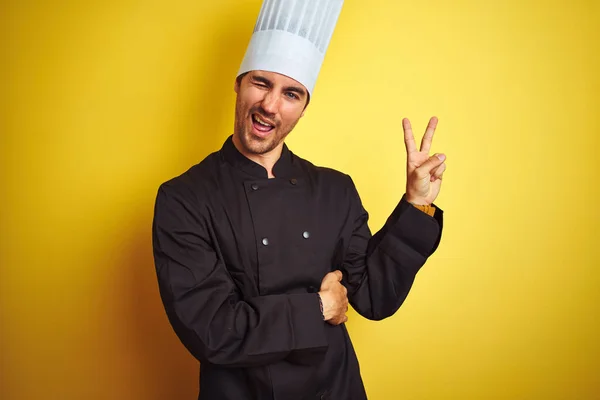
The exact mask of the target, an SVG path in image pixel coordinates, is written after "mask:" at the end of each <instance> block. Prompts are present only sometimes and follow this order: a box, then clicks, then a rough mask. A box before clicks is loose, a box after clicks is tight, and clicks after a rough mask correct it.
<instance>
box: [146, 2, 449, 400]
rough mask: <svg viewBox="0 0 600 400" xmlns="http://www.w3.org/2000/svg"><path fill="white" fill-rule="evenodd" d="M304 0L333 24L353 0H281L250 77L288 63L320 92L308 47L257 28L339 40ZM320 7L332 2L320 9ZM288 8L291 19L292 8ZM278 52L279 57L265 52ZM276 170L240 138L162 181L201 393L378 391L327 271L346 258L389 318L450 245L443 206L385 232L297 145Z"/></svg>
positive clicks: (158, 214)
mask: <svg viewBox="0 0 600 400" xmlns="http://www.w3.org/2000/svg"><path fill="white" fill-rule="evenodd" d="M294 3H295V4H294ZM298 4H301V7H300V9H299V12H300V15H304V16H306V18H312V19H315V18H316V19H317V20H318V21H320V22H319V23H320V24H321V25H320V27H317V29H319V30H321V31H322V32H327V29H329V31H328V33H327V34H328V35H329V36H330V35H331V33H332V32H333V28H332V26H329V28H328V26H327V24H329V25H331V24H333V25H334V24H335V21H336V19H337V15H338V14H339V11H340V9H341V1H333V0H332V1H326V0H325V1H324V0H314V1H297V2H294V1H293V0H280V1H271V0H267V1H265V3H264V4H263V8H262V9H261V14H260V15H259V20H258V22H257V26H256V28H255V34H254V35H253V38H252V40H251V44H250V46H249V49H248V51H247V53H246V57H245V59H244V62H243V63H242V68H240V74H241V73H244V72H247V71H249V70H254V69H262V70H268V71H273V72H279V73H285V75H288V76H291V77H293V78H294V79H296V78H297V77H298V78H299V79H297V80H298V81H299V82H301V83H303V84H304V85H305V87H306V88H307V89H308V90H309V93H312V91H313V88H314V79H316V75H315V71H316V73H317V74H318V68H317V67H314V66H313V68H310V67H307V68H305V69H304V70H303V72H302V73H300V75H294V71H291V70H289V69H286V66H285V64H286V62H287V63H288V64H289V59H287V61H286V57H287V58H289V57H298V54H297V53H295V52H291V53H289V54H288V53H285V51H284V52H283V53H285V54H284V55H283V56H282V55H281V54H282V53H281V52H273V48H275V49H276V48H277V46H278V44H277V43H285V40H284V39H285V37H283V38H282V37H279V36H278V33H277V32H271V33H269V34H267V35H266V39H264V36H265V35H263V39H264V40H267V42H268V43H270V44H271V46H267V45H265V42H264V41H263V39H260V37H259V39H256V34H257V32H258V33H260V32H263V31H261V29H262V28H263V26H264V28H265V29H270V28H271V27H272V28H273V29H276V28H278V27H282V29H292V28H290V27H289V25H292V27H293V29H295V31H296V33H298V32H300V31H303V32H304V34H305V36H306V38H304V39H303V40H307V41H309V42H310V38H312V40H314V43H320V44H319V45H315V46H314V48H316V49H317V51H313V49H311V52H310V54H309V53H302V54H300V56H299V57H301V58H302V59H303V60H311V57H315V56H317V55H318V53H321V50H320V49H321V48H323V49H324V48H326V46H327V44H328V42H329V38H328V37H325V38H322V37H320V36H319V34H316V33H315V34H314V36H312V37H311V36H310V35H311V32H313V30H312V29H313V28H314V24H315V23H316V22H315V23H312V25H311V23H306V24H305V25H306V26H307V27H308V29H306V30H303V28H302V26H303V19H302V18H299V20H297V21H295V22H293V23H292V22H290V20H293V19H294V18H293V15H291V12H290V9H291V10H292V11H294V10H296V6H297V5H298ZM311 6H314V7H315V8H316V7H317V6H318V7H323V8H322V9H320V10H319V12H317V11H314V10H312V11H314V12H311V10H310V8H311ZM286 10H287V11H286ZM269 14H270V15H271V17H270V18H269ZM282 16H283V17H282ZM284 17H285V18H287V22H285V21H284V22H283V23H282V22H281V21H280V20H279V19H278V18H284ZM265 21H266V22H265ZM318 21H317V22H318ZM280 34H285V35H284V36H290V35H291V34H289V32H288V31H286V30H282V31H280ZM323 35H325V34H323ZM325 36H326V35H325ZM307 38H309V39H307ZM288 39H289V38H288ZM294 40H296V39H293V40H292V42H293V41H294ZM311 43H312V42H311ZM320 45H322V47H321V48H320V47H319V46H320ZM303 46H305V47H306V48H308V46H307V45H306V44H303ZM265 50H266V51H269V52H270V54H271V55H270V56H268V57H267V61H268V60H269V57H270V61H273V63H272V65H271V67H269V65H267V64H269V63H268V62H265V58H261V57H260V54H261V52H263V51H265ZM318 57H320V61H319V63H320V62H322V56H318ZM317 61H318V60H317ZM291 64H297V62H294V63H291ZM309 64H310V63H309ZM319 66H320V64H319ZM248 68H249V69H248ZM292 68H296V69H297V66H296V65H294V66H293V67H292ZM313 78H314V79H313ZM307 79H308V80H307ZM311 79H313V80H312V81H311ZM273 175H274V176H275V178H272V179H269V178H268V174H267V171H266V169H265V168H263V167H262V166H261V165H259V164H257V163H255V162H253V161H251V160H250V159H248V158H246V157H245V156H244V155H242V154H241V153H240V152H239V151H238V150H237V149H236V147H235V146H234V144H233V142H232V138H231V137H229V138H228V139H227V140H226V142H225V143H224V145H223V147H222V148H221V149H220V150H219V151H217V152H215V153H212V154H211V155H209V156H208V157H206V158H205V159H204V160H203V161H202V162H200V163H199V164H197V165H195V166H193V167H192V168H190V169H189V170H188V171H187V172H185V173H183V174H182V175H180V176H178V177H176V178H174V179H171V180H170V181H168V182H165V183H163V184H162V185H161V186H160V188H159V190H158V195H157V199H156V205H155V215H154V222H153V246H154V257H155V264H156V271H157V276H158V282H159V288H160V294H161V297H162V300H163V304H164V306H165V309H166V312H167V315H168V317H169V321H170V322H171V324H172V326H173V328H174V330H175V332H176V333H177V335H178V337H179V338H180V339H181V341H182V343H183V344H184V345H185V346H186V348H187V349H188V350H189V351H190V353H191V354H193V355H194V357H196V358H197V359H198V360H199V361H200V369H201V372H200V394H199V397H198V398H199V399H200V400H307V399H335V400H364V399H366V394H365V390H364V387H363V383H362V380H361V377H360V371H359V365H358V361H357V357H356V354H355V352H354V349H353V347H352V343H351V341H350V337H349V335H348V331H347V329H346V327H345V325H344V324H341V325H337V326H333V325H330V324H328V323H327V322H325V321H323V315H322V312H321V310H320V305H319V296H318V295H317V292H318V291H319V288H320V284H321V281H322V279H323V277H324V276H325V275H326V274H327V273H328V272H331V271H333V270H336V269H339V270H340V271H342V273H343V276H344V278H343V280H342V284H343V285H344V286H345V287H346V288H347V289H348V299H349V302H350V304H351V305H352V307H353V308H354V309H355V310H356V311H357V312H358V313H359V314H360V315H362V316H364V317H366V318H369V319H373V320H379V319H383V318H386V317H388V316H390V315H392V314H394V312H396V310H397V309H398V308H399V307H400V305H401V304H402V302H403V301H404V299H405V298H406V296H407V294H408V292H409V290H410V287H411V285H412V283H413V281H414V278H415V275H416V274H417V272H418V271H419V269H420V267H421V266H422V265H423V264H424V263H425V261H426V260H427V258H428V257H429V256H430V255H431V254H432V253H433V252H434V251H435V249H436V248H437V246H438V243H439V241H440V237H441V230H442V215H443V212H442V210H440V209H439V208H438V207H435V208H433V209H432V210H434V211H433V212H432V213H431V214H432V215H429V214H427V213H425V212H423V211H422V210H419V209H417V208H416V207H414V206H412V205H411V204H409V203H408V202H406V200H405V199H404V198H402V199H401V201H400V202H399V204H398V205H397V206H396V208H395V210H394V211H393V212H392V214H391V215H390V217H389V218H388V220H387V222H386V224H385V225H384V226H383V228H382V229H381V230H380V231H379V232H378V233H376V234H375V235H374V236H373V237H372V236H371V233H370V231H369V228H368V226H367V220H368V215H367V212H366V211H365V210H364V208H363V207H362V204H361V201H360V198H359V195H358V193H357V191H356V188H355V186H354V183H353V182H352V180H351V178H350V177H349V176H348V175H345V174H343V173H341V172H338V171H335V170H332V169H328V168H323V167H317V166H314V165H313V164H311V163H310V162H308V161H306V160H304V159H302V158H300V157H298V156H296V155H295V154H293V153H292V152H291V151H290V150H289V149H288V148H287V146H286V145H284V147H283V151H282V154H281V157H280V158H279V160H278V161H277V162H276V163H275V165H274V167H273Z"/></svg>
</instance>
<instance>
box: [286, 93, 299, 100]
mask: <svg viewBox="0 0 600 400" xmlns="http://www.w3.org/2000/svg"><path fill="white" fill-rule="evenodd" d="M285 95H286V96H287V97H289V98H290V99H293V100H298V99H299V97H298V95H297V94H296V93H294V92H285Z"/></svg>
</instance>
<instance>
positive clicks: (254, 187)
mask: <svg viewBox="0 0 600 400" xmlns="http://www.w3.org/2000/svg"><path fill="white" fill-rule="evenodd" d="M250 187H251V188H252V190H258V185H257V184H256V183H253V184H252V185H251V186H250Z"/></svg>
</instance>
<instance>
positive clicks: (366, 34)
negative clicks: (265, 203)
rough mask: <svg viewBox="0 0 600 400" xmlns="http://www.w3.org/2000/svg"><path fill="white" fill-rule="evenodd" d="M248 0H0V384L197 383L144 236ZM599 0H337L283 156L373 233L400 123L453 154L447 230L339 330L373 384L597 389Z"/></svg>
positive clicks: (423, 395)
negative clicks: (350, 200) (326, 177)
mask: <svg viewBox="0 0 600 400" xmlns="http://www.w3.org/2000/svg"><path fill="white" fill-rule="evenodd" d="M260 3H261V2H260V0H226V1H223V0H219V1H197V0H196V1H191V0H178V1H160V2H151V1H148V2H141V1H128V0H125V1H124V0H120V1H108V0H105V1H87V2H67V1H62V2H60V1H55V2H50V1H47V2H33V1H3V2H2V4H1V5H0V38H1V59H0V105H1V114H0V132H1V142H0V163H1V165H0V166H1V173H2V176H1V183H2V184H1V186H0V187H1V189H0V202H1V203H0V217H1V225H0V229H1V230H0V250H1V252H0V254H1V259H0V264H1V270H0V302H1V312H0V318H1V320H0V326H1V348H0V357H1V365H0V367H1V381H0V398H2V399H3V400H4V399H6V400H24V399H27V400H28V399H57V400H75V399H91V400H95V399H127V400H135V399H140V400H141V399H144V400H148V399H156V400H159V399H193V398H195V396H196V391H197V364H196V362H195V361H194V359H193V358H192V357H191V356H189V355H188V354H187V353H186V351H185V350H184V348H183V346H182V345H181V344H180V343H179V342H178V340H177V338H176V336H175V335H174V334H173V333H172V330H171V328H170V327H169V325H168V322H167V320H166V317H165V316H164V312H163V310H162V306H161V303H160V299H159V297H158V290H157V285H156V281H155V275H154V269H153V260H152V253H151V242H150V226H151V218H152V210H153V205H154V204H153V202H154V197H155V194H156V190H157V187H158V185H159V184H160V183H161V182H163V181H165V180H167V179H169V178H171V177H173V176H175V175H178V174H179V173H181V172H183V171H184V170H186V169H187V168H188V167H189V166H191V165H193V164H195V163H197V162H199V161H200V160H201V159H202V158H204V156H206V155H207V154H209V153H210V152H212V151H214V150H216V149H218V148H219V147H220V146H221V144H222V142H223V141H224V139H225V138H226V137H227V136H228V135H229V134H230V133H231V131H232V127H233V107H234V100H235V97H234V92H233V81H234V76H235V73H236V71H237V68H238V66H239V63H240V61H241V57H242V55H243V53H244V50H245V47H246V45H247V43H248V40H249V38H250V34H251V31H252V28H253V26H254V22H255V19H256V17H257V15H258V10H259V8H260ZM599 25H600V5H599V2H598V1H582V0H570V1H567V0H563V1H543V2H542V1H519V0H508V1H496V2H491V1H489V2H488V1H467V0H464V1H430V2H422V1H410V2H409V1H397V0H387V1H386V0H369V1H364V0H363V1H356V0H347V1H346V4H345V5H344V9H343V11H342V14H341V17H340V20H339V23H338V26H337V29H336V32H335V34H334V37H333V39H332V42H331V45H330V49H329V52H328V54H327V57H326V59H325V63H324V65H323V68H322V71H321V74H320V77H319V81H318V83H317V86H316V91H315V94H314V97H313V101H312V103H311V105H310V106H309V108H308V112H307V114H306V116H305V118H304V119H303V120H302V121H301V122H300V124H299V125H298V127H297V128H296V130H295V131H294V132H293V133H292V135H291V136H290V137H289V140H288V143H289V145H290V147H291V148H292V150H293V151H295V152H296V153H297V154H299V155H301V156H303V157H305V158H308V159H309V160H311V161H313V162H315V163H316V164H320V165H327V166H330V167H334V168H337V169H340V170H342V171H344V172H347V173H349V174H350V175H351V176H352V177H353V178H354V180H355V182H356V184H357V186H358V188H359V191H360V193H361V196H362V198H363V202H364V203H365V206H366V208H367V209H368V210H369V211H370V213H371V228H372V229H373V230H376V229H377V228H379V227H380V226H381V225H382V224H383V222H384V220H385V218H386V217H387V215H388V213H389V212H390V211H391V210H392V208H393V206H394V205H395V203H396V202H397V200H398V199H399V198H400V196H401V195H402V193H403V186H404V183H405V176H404V162H405V153H404V147H403V142H402V130H401V118H402V117H409V118H411V120H412V121H413V126H414V128H415V129H414V130H415V132H416V133H417V134H418V136H419V137H418V139H420V135H421V133H422V132H423V131H424V129H425V125H426V123H427V119H428V118H429V116H431V115H437V116H438V117H439V119H440V123H439V127H438V130H437V132H436V137H435V140H434V146H433V151H435V152H445V153H446V154H447V155H448V161H447V164H448V170H447V172H446V175H445V178H444V185H443V187H442V192H441V195H440V197H439V198H438V201H437V203H438V204H439V205H440V206H441V207H442V208H443V209H444V210H445V212H446V219H445V231H444V236H443V240H442V243H441V246H440V248H439V250H438V251H437V253H436V254H435V255H434V256H433V257H432V258H431V259H430V261H429V262H428V263H427V265H426V267H425V268H424V269H423V270H422V271H421V272H420V273H419V275H418V277H417V281H416V284H415V286H414V288H413V291H412V292H411V294H410V296H409V298H408V300H407V301H406V303H405V305H404V306H403V307H402V308H401V309H400V311H399V312H398V313H397V314H396V315H395V316H394V317H392V318H390V319H388V320H386V321H383V322H379V323H374V322H368V321H365V320H363V319H362V318H359V317H358V316H357V315H356V314H354V313H352V314H351V315H350V322H349V323H348V325H349V329H350V333H351V335H352V338H353V340H354V344H355V347H356V349H357V352H358V356H359V360H360V362H361V366H362V374H363V378H364V382H365V385H366V387H367V391H368V393H369V395H370V399H372V400H388V399H409V400H413V399H414V400H418V399H598V398H600V345H599V339H600V322H599V321H598V320H599V318H600V294H599V293H600V290H599V288H600V272H599V269H600V252H599V250H598V247H599V246H600V245H599V244H598V237H599V236H598V233H597V232H598V225H599V224H600V218H599V216H600V215H599V211H598V206H597V199H598V187H597V186H598V179H599V175H600V161H599V159H600V154H599V153H600V149H599V147H598V145H599V144H600V143H599V142H600V140H599V139H598V137H599V135H600V129H599V128H600V124H599V122H598V121H599V114H600V113H599V111H600V101H599V100H600V79H599V75H600V57H599V54H600V45H599V42H600V29H599Z"/></svg>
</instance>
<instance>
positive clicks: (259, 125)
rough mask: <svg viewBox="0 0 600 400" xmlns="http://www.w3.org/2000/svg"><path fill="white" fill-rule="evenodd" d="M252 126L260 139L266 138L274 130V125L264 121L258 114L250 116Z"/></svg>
mask: <svg viewBox="0 0 600 400" xmlns="http://www.w3.org/2000/svg"><path fill="white" fill-rule="evenodd" d="M252 126H253V127H254V131H255V132H256V133H257V134H258V136H260V137H265V136H267V135H268V134H269V133H270V132H271V131H272V130H273V129H274V128H275V124H274V123H272V122H270V121H268V120H265V119H264V118H262V117H261V116H260V115H259V114H252Z"/></svg>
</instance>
